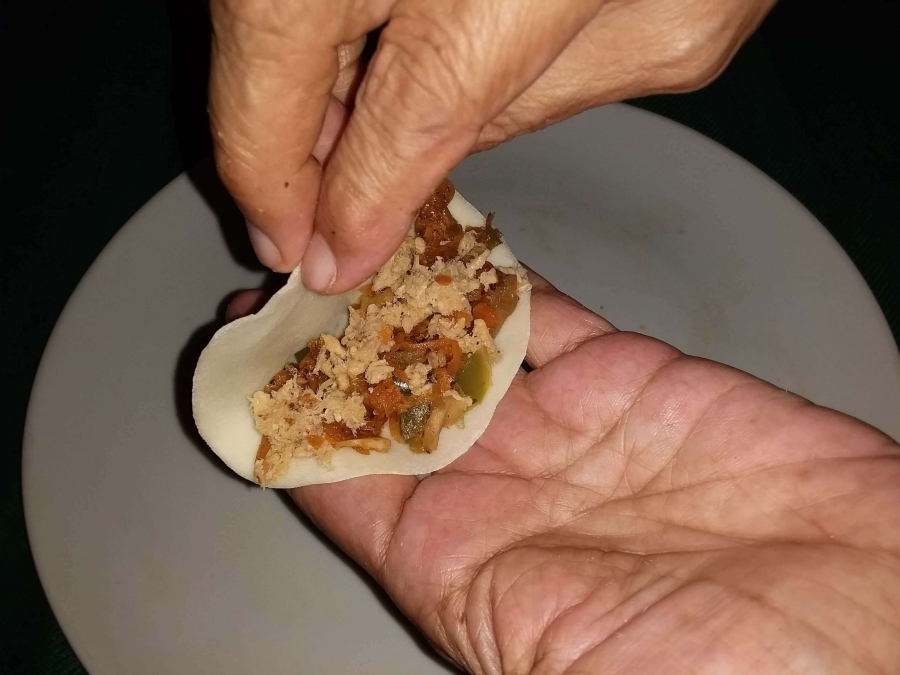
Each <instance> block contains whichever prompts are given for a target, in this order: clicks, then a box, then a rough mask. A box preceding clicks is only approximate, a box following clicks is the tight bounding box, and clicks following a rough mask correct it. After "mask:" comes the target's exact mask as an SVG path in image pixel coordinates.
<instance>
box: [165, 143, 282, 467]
mask: <svg viewBox="0 0 900 675" xmlns="http://www.w3.org/2000/svg"><path fill="white" fill-rule="evenodd" d="M187 175H188V178H189V180H190V181H191V183H192V184H193V186H194V187H195V188H196V189H197V191H198V192H199V193H200V195H201V196H202V197H203V200H204V201H205V202H206V204H207V206H209V208H210V209H211V210H212V211H213V213H215V214H216V218H217V220H218V221H219V227H220V228H221V230H222V238H223V239H224V240H225V243H226V245H227V247H228V251H229V253H230V254H231V257H232V258H233V259H234V261H235V262H236V263H237V264H238V265H240V266H241V267H244V268H247V269H251V270H255V271H264V270H265V268H264V267H263V266H262V265H260V263H259V262H258V261H257V260H256V255H255V254H254V253H253V248H252V247H251V246H250V241H249V240H248V238H247V230H246V227H245V225H244V217H243V215H242V214H241V212H240V211H239V210H238V208H237V206H235V204H234V201H233V200H232V198H231V196H230V195H229V194H228V191H227V190H226V189H225V186H223V185H222V183H221V182H220V181H219V177H218V176H217V175H216V169H215V165H214V164H213V161H212V159H210V158H207V159H205V160H203V161H202V162H200V163H199V164H198V165H197V166H195V167H194V168H193V169H190V170H188V171H187ZM286 278H287V277H286V275H283V274H275V273H273V272H268V274H266V277H265V279H264V280H263V283H262V285H261V286H260V288H261V289H262V290H263V291H265V292H266V293H267V294H269V295H271V294H272V293H274V292H275V291H277V290H278V289H279V288H281V286H283V285H284V282H285V279H286ZM241 290H245V289H238V290H235V291H232V292H231V293H229V294H228V295H226V296H225V297H224V298H223V299H222V300H221V302H219V305H218V307H217V308H216V318H215V319H214V320H212V321H210V322H208V323H205V324H203V325H202V326H200V327H199V328H197V329H196V330H195V331H194V332H193V333H192V334H191V337H190V338H189V339H188V341H187V343H186V344H185V345H184V347H182V349H181V352H180V353H179V355H178V362H177V364H176V366H175V374H174V378H173V379H174V388H175V391H174V395H175V412H176V414H177V416H178V422H179V424H180V425H181V429H182V431H183V432H184V435H185V436H186V437H187V438H188V440H190V442H191V443H192V444H193V445H194V446H195V447H196V448H197V449H198V450H199V451H200V452H201V453H202V454H203V456H204V457H206V458H207V459H208V460H209V461H210V463H211V464H212V465H213V466H215V467H216V469H217V470H219V471H221V472H222V473H224V474H225V475H227V476H228V477H229V478H233V479H234V480H237V481H240V482H241V483H246V481H244V479H242V478H240V477H239V476H237V475H236V474H235V473H234V472H233V471H231V470H230V469H229V468H228V467H227V466H225V464H224V463H223V462H222V460H220V459H219V458H218V457H217V456H216V454H215V453H214V452H213V451H212V450H211V449H210V448H209V446H208V445H207V444H206V442H205V441H204V440H203V438H201V436H200V433H199V432H198V431H197V426H196V425H195V424H194V413H193V409H192V405H191V387H192V383H193V379H194V369H195V368H196V367H197V360H198V359H199V358H200V353H201V352H202V351H203V349H204V348H205V347H206V345H208V344H209V341H210V340H211V339H212V336H213V335H214V334H215V332H216V331H217V330H219V328H221V327H222V326H223V325H225V309H226V308H227V307H228V303H229V302H231V300H232V299H233V298H234V296H235V295H237V294H238V293H240V292H241Z"/></svg>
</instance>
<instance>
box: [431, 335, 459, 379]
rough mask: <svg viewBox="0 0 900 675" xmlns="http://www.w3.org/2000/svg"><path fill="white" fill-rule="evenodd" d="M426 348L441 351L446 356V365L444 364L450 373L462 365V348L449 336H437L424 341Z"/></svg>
mask: <svg viewBox="0 0 900 675" xmlns="http://www.w3.org/2000/svg"><path fill="white" fill-rule="evenodd" d="M425 346H426V347H427V348H428V349H431V350H433V351H436V352H440V353H442V354H443V355H444V356H446V357H447V365H446V366H444V367H445V368H446V369H447V372H449V373H450V374H451V375H453V374H454V373H456V371H457V370H459V368H460V366H462V359H463V354H462V348H461V347H460V346H459V343H458V342H457V341H456V340H451V339H450V338H438V339H437V340H430V341H428V342H426V343H425Z"/></svg>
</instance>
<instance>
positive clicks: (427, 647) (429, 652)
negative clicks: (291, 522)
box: [274, 490, 462, 673]
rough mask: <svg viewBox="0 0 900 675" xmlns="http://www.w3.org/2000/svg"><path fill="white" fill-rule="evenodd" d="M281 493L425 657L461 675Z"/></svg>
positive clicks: (285, 500)
mask: <svg viewBox="0 0 900 675" xmlns="http://www.w3.org/2000/svg"><path fill="white" fill-rule="evenodd" d="M274 492H276V493H277V494H278V497H279V499H281V501H282V503H284V505H285V507H286V508H287V509H288V510H290V512H291V513H293V514H294V515H295V516H296V517H297V520H298V521H299V523H300V525H302V526H303V527H304V528H305V529H306V530H307V531H308V532H309V533H310V534H312V535H313V536H314V537H315V538H316V539H317V540H318V541H319V543H320V544H322V546H324V547H325V548H327V549H328V550H329V551H331V553H332V554H333V555H334V556H335V557H337V558H339V559H340V560H341V562H343V563H344V565H346V566H347V567H349V568H350V569H351V570H353V572H354V574H356V576H358V577H359V578H360V579H361V580H362V582H363V583H364V584H365V585H366V586H367V587H368V588H369V590H370V591H371V592H372V595H373V596H374V597H375V599H376V600H378V602H379V604H380V605H381V606H382V607H383V608H384V610H385V611H386V612H387V613H388V614H390V615H391V617H392V618H393V619H394V621H396V622H397V623H398V624H399V625H400V626H401V627H402V628H403V630H405V631H406V633H407V634H408V635H409V637H410V638H411V639H412V641H413V642H415V644H416V646H417V647H418V648H419V649H420V650H421V651H422V653H423V654H425V655H426V656H427V657H428V658H430V659H431V660H432V661H433V662H434V663H435V664H436V665H438V666H440V667H441V668H443V669H444V671H445V672H447V673H461V672H462V671H461V670H459V668H457V667H456V665H455V664H453V663H451V662H450V661H447V660H446V659H445V658H444V657H443V656H442V655H441V654H439V653H438V651H437V650H436V649H435V648H434V647H433V646H432V645H431V643H430V642H428V639H427V638H426V637H425V636H424V635H423V634H422V632H421V631H420V630H419V629H418V628H416V627H415V626H414V625H413V624H412V622H411V621H410V620H409V619H407V618H406V617H405V616H404V615H403V612H401V611H400V610H399V609H398V608H397V605H395V604H394V602H393V600H391V599H390V597H389V596H388V594H387V593H385V591H384V589H383V588H382V587H381V586H379V585H378V582H376V581H375V580H374V579H373V578H372V577H371V576H369V574H368V573H367V572H366V571H365V570H363V569H362V568H361V567H359V565H357V564H356V563H355V562H353V560H352V559H351V558H350V556H348V555H347V554H346V553H344V552H343V551H342V550H341V549H340V548H338V547H337V545H336V544H335V543H334V542H333V541H331V539H329V538H328V537H327V536H326V535H325V534H324V533H323V532H322V531H321V530H320V529H319V528H317V527H316V526H315V525H314V524H313V522H312V521H311V520H310V519H309V517H308V516H307V515H306V514H305V513H303V511H302V510H301V509H300V507H299V506H297V504H295V503H294V500H293V499H291V496H290V495H289V494H288V492H287V490H274Z"/></svg>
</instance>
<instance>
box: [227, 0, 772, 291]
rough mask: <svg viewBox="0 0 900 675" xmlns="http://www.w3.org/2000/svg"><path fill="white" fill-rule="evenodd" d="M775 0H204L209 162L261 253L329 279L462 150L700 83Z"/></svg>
mask: <svg viewBox="0 0 900 675" xmlns="http://www.w3.org/2000/svg"><path fill="white" fill-rule="evenodd" d="M774 1H775V0H493V1H492V2H485V1H484V0H445V1H443V2H436V1H434V0H211V7H212V17H213V26H214V41H213V61H212V71H211V77H210V119H211V123H212V129H213V139H214V141H215V151H216V162H217V166H218V169H219V173H220V175H221V176H222V179H223V180H224V182H225V184H226V185H227V186H228V188H229V189H230V190H231V192H232V194H233V195H234V196H235V198H236V199H237V201H238V203H239V204H240V206H241V208H242V210H243V212H244V214H245V216H246V217H247V220H248V224H249V231H250V237H251V240H252V241H253V244H254V248H255V249H256V251H257V255H258V256H259V258H260V260H262V262H263V263H265V264H266V265H268V266H270V267H271V268H273V269H275V270H278V271H289V270H291V269H293V268H294V267H295V266H296V265H297V263H299V262H300V261H301V259H302V260H303V269H302V275H303V281H304V283H305V284H306V285H307V286H308V287H309V288H312V289H313V290H317V291H323V292H331V293H335V292H343V291H345V290H348V289H350V288H353V287H354V286H357V285H358V284H359V283H361V282H362V281H363V280H364V279H366V278H368V277H369V276H370V275H371V274H372V273H373V272H374V271H375V270H376V269H378V268H379V267H380V266H381V264H382V263H384V262H385V261H386V260H387V259H388V258H389V257H390V256H391V254H392V253H393V252H394V251H395V250H396V249H397V247H398V245H399V244H400V241H401V240H402V238H403V236H404V234H405V233H406V231H407V229H408V227H409V224H410V222H411V220H412V217H413V215H414V214H415V212H416V210H417V209H418V207H419V205H421V204H422V202H424V201H425V198H426V197H427V196H428V195H429V194H431V192H432V191H433V190H434V188H435V187H436V186H437V184H438V183H439V182H440V180H441V178H443V176H445V175H446V174H447V173H448V172H449V170H450V169H451V168H452V167H453V166H455V165H456V164H457V163H458V162H459V161H460V160H461V159H463V158H464V157H465V156H466V155H467V154H468V153H470V152H473V151H476V150H480V149H483V148H486V147H490V146H492V145H496V144H497V143H500V142H502V141H504V140H506V139H508V138H510V137H512V136H515V135H517V134H521V133H525V132H528V131H534V130H535V129H539V128H541V127H544V126H546V125H548V124H552V123H553V122H556V121H559V120H561V119H564V118H566V117H569V116H571V115H573V114H575V113H577V112H580V111H582V110H585V109H587V108H590V107H593V106H597V105H601V104H603V103H609V102H611V101H619V100H623V99H626V98H630V97H635V96H642V95H646V94H651V93H660V92H679V91H687V90H691V89H696V88H698V87H701V86H703V85H704V84H706V83H707V82H709V81H710V80H712V79H713V78H714V77H716V75H718V73H719V72H721V70H722V69H723V68H724V67H725V66H726V64H727V63H728V62H729V60H730V59H731V57H732V56H733V54H734V53H735V51H736V50H737V49H738V47H739V46H740V45H741V44H742V43H743V42H744V40H745V39H746V38H747V37H748V36H749V35H750V34H751V33H752V31H753V30H754V29H755V28H756V26H757V25H758V24H759V23H760V21H762V19H763V17H764V16H765V15H766V13H767V12H768V11H769V9H771V7H772V5H773V4H774ZM379 26H384V29H383V31H382V33H381V36H380V38H379V42H378V47H377V50H376V51H375V53H374V56H373V57H372V58H371V60H370V61H368V62H366V63H362V62H361V61H360V55H361V53H362V50H363V43H364V41H365V36H366V34H367V33H368V32H369V31H372V30H373V29H375V28H377V27H379Z"/></svg>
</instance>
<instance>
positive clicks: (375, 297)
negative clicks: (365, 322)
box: [359, 288, 394, 314]
mask: <svg viewBox="0 0 900 675" xmlns="http://www.w3.org/2000/svg"><path fill="white" fill-rule="evenodd" d="M393 300H394V291H392V290H391V289H390V288H385V289H384V290H382V291H379V292H378V293H373V294H372V295H362V296H360V298H359V311H360V312H362V313H363V314H365V313H366V310H367V309H368V308H369V305H375V306H376V307H381V306H382V305H386V304H388V303H389V302H392V301H393Z"/></svg>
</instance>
